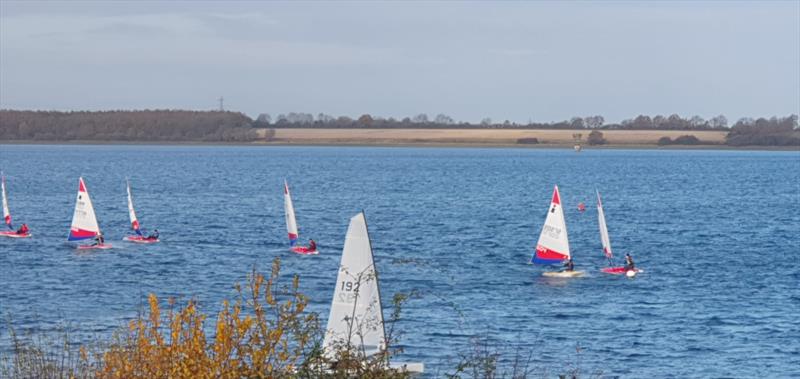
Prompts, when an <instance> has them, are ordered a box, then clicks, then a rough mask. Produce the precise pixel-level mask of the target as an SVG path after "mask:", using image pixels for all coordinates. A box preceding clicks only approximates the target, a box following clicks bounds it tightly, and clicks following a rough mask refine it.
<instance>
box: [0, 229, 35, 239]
mask: <svg viewBox="0 0 800 379" xmlns="http://www.w3.org/2000/svg"><path fill="white" fill-rule="evenodd" d="M0 236H2V237H8V238H28V237H30V236H31V234H30V233H25V234H18V233H17V232H15V231H13V230H9V231H2V232H0Z"/></svg>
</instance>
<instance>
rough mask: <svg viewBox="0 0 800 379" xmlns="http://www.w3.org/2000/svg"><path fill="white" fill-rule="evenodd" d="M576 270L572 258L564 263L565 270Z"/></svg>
mask: <svg viewBox="0 0 800 379" xmlns="http://www.w3.org/2000/svg"><path fill="white" fill-rule="evenodd" d="M573 270H575V264H574V263H572V258H570V259H569V260H568V261H567V263H564V271H573Z"/></svg>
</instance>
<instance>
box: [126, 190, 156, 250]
mask: <svg viewBox="0 0 800 379" xmlns="http://www.w3.org/2000/svg"><path fill="white" fill-rule="evenodd" d="M125 184H127V189H128V216H130V218H131V229H133V231H134V232H135V233H136V235H132V236H126V237H125V238H123V240H125V241H129V242H135V243H142V244H150V243H156V242H158V236H145V235H143V234H142V230H141V228H140V227H139V219H138V218H137V217H136V210H135V209H133V196H131V182H130V181H128V180H126V181H125Z"/></svg>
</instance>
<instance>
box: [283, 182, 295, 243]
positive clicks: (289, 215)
mask: <svg viewBox="0 0 800 379" xmlns="http://www.w3.org/2000/svg"><path fill="white" fill-rule="evenodd" d="M283 201H284V203H283V206H284V210H285V214H286V231H287V232H288V233H289V244H291V245H292V246H294V244H295V243H297V220H295V218H294V206H292V195H291V194H290V193H289V184H288V183H287V182H286V180H284V181H283Z"/></svg>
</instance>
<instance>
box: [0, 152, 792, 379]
mask: <svg viewBox="0 0 800 379" xmlns="http://www.w3.org/2000/svg"><path fill="white" fill-rule="evenodd" d="M0 168H2V170H3V171H4V172H5V173H6V175H7V177H8V180H7V185H8V192H9V196H10V205H11V209H12V213H13V215H14V217H15V220H16V221H17V223H20V222H27V223H28V225H29V226H30V227H31V229H32V232H33V233H34V238H32V239H29V240H11V239H0V315H2V318H3V321H2V323H5V322H6V321H7V319H8V317H10V320H11V324H12V325H13V327H14V328H15V329H17V330H18V331H31V332H47V331H54V330H58V329H59V328H62V327H64V325H68V326H69V327H70V328H71V329H73V330H76V331H77V332H78V333H77V334H76V335H78V336H83V337H86V336H91V335H101V336H105V335H110V334H111V333H112V331H113V330H114V329H115V328H117V327H118V326H120V325H121V324H122V323H124V322H125V321H126V320H128V319H130V318H132V317H134V316H135V315H136V312H137V310H138V309H139V308H140V306H141V304H142V302H143V299H145V297H146V295H147V293H150V292H154V293H156V294H158V295H159V296H160V297H162V298H166V297H167V296H176V297H180V298H182V299H188V298H190V297H193V296H194V297H196V298H197V299H198V300H199V301H200V302H201V305H202V307H203V308H204V310H206V311H208V312H216V311H217V310H218V309H219V305H220V304H221V302H222V300H223V299H225V298H232V296H233V294H234V291H233V285H234V283H236V282H241V281H243V280H244V278H245V276H246V273H247V272H249V270H250V269H251V268H252V266H253V265H257V266H258V267H259V268H261V269H262V270H264V271H266V270H268V269H269V265H270V263H271V261H272V259H273V258H275V257H281V258H282V260H283V267H284V273H286V274H299V275H300V276H301V288H302V290H303V291H304V292H306V293H307V294H308V295H309V296H310V297H311V299H312V304H311V310H313V311H317V312H320V314H321V315H322V316H323V317H327V315H328V308H329V304H330V299H331V296H332V294H333V286H334V282H335V281H336V273H337V267H338V263H339V258H340V255H341V248H342V244H343V241H344V235H345V231H346V229H347V224H348V220H349V218H350V217H351V216H353V215H355V214H356V213H357V212H359V211H360V210H362V209H364V210H365V211H366V215H367V220H368V223H369V227H370V234H371V238H372V243H373V247H374V250H375V258H376V264H377V267H378V271H379V273H380V277H381V292H382V293H383V297H384V305H385V306H388V302H389V299H390V298H391V295H392V294H393V293H396V292H399V291H402V292H408V291H411V290H417V291H419V296H418V297H417V298H415V299H413V300H412V301H410V302H409V303H408V305H407V306H406V308H405V310H404V316H405V317H404V319H403V321H402V322H401V323H400V324H399V325H398V328H399V329H400V330H401V331H402V332H403V333H404V334H403V336H402V342H403V347H404V348H405V353H404V355H403V360H406V361H422V362H424V363H425V364H426V366H427V367H426V369H427V371H428V373H430V374H431V375H432V376H442V374H444V373H445V372H448V371H450V370H452V368H453V367H455V365H456V363H457V361H458V354H459V353H464V352H467V351H469V349H470V339H471V337H476V336H477V337H481V336H482V337H488V338H490V339H491V340H492V341H494V342H493V345H494V346H496V347H497V349H499V350H500V351H501V352H503V353H504V354H505V357H511V356H513V354H514V351H515V350H525V351H532V352H533V355H532V366H534V367H536V370H535V371H536V372H542V371H543V370H547V371H548V372H551V373H555V372H563V371H564V369H565V368H566V367H569V366H571V365H580V367H581V369H582V371H583V372H584V373H590V372H595V371H596V370H602V371H603V372H604V373H605V374H606V375H610V376H613V375H620V376H622V377H687V376H692V377H791V376H795V377H798V376H799V375H800V187H799V186H800V153H797V152H755V151H657V150H586V151H584V152H582V153H579V154H578V153H575V152H573V151H572V150H568V149H564V150H545V149H477V148H476V149H467V148H453V149H445V148H351V147H218V146H217V147H206V146H201V147H195V146H8V145H0ZM81 175H83V176H84V178H85V180H86V183H87V186H88V188H89V191H90V193H91V196H92V200H93V202H94V205H95V209H96V212H97V215H98V218H99V221H100V225H101V227H102V228H103V230H104V233H105V234H106V237H107V240H109V241H111V242H113V243H114V245H115V248H114V249H112V250H109V251H103V252H97V253H90V254H78V253H77V252H76V251H75V250H73V249H70V248H68V247H66V246H65V244H64V242H65V240H66V237H67V233H68V229H69V224H70V221H71V217H72V211H73V207H74V201H75V193H76V190H77V181H78V176H81ZM126 176H127V177H130V178H131V181H132V186H133V191H134V197H135V199H134V200H135V202H136V206H137V211H138V214H139V218H140V222H141V223H142V225H143V227H145V228H153V227H155V228H158V229H159V230H160V232H161V236H162V239H163V242H162V243H160V244H156V245H153V246H138V245H129V244H126V243H123V242H121V239H122V237H123V236H125V235H126V234H127V233H128V229H127V228H128V220H127V217H128V215H127V210H126V200H125V199H126V198H125V177H126ZM283 178H288V180H289V183H290V186H291V189H292V191H293V197H294V205H295V210H296V212H297V219H298V223H299V225H300V229H301V230H300V234H301V240H302V241H303V242H305V241H306V239H307V238H308V237H311V238H314V239H315V240H316V241H317V242H318V245H319V247H320V250H321V254H320V255H318V256H299V255H294V254H291V253H289V252H288V251H287V248H286V242H287V241H286V230H285V224H284V218H283V217H284V216H283V194H282V183H283ZM553 184H558V185H559V188H560V191H561V195H562V201H563V202H564V205H565V209H566V219H567V227H568V230H569V237H570V243H571V248H572V253H573V256H574V258H575V263H576V266H577V268H578V269H582V270H586V271H587V272H588V276H587V277H585V278H581V279H574V280H568V281H564V280H548V279H545V278H543V277H542V276H541V273H542V272H543V271H544V270H545V269H546V268H543V267H538V266H532V265H529V264H528V261H529V259H530V256H531V253H532V252H533V250H534V246H535V244H536V240H537V238H538V235H539V232H540V230H541V227H542V223H543V222H544V218H545V214H546V212H547V207H548V204H549V201H550V197H551V194H552V189H553ZM595 188H597V189H599V190H600V192H601V194H602V195H603V201H604V205H605V210H606V217H607V222H608V227H609V230H610V234H611V243H612V246H613V248H614V249H615V251H616V253H617V254H618V255H622V254H624V253H625V252H631V253H632V254H633V256H634V258H635V259H636V263H637V266H639V267H642V268H644V269H645V270H646V272H645V273H644V274H641V275H640V276H638V277H637V278H635V279H626V278H621V277H612V276H607V275H604V274H601V273H599V272H598V270H599V268H601V267H603V265H604V263H605V260H604V258H603V254H602V251H601V247H600V238H599V233H598V230H597V213H596V209H595V207H594V206H593V204H594V202H595V201H594V191H595ZM578 202H585V203H586V204H587V210H586V212H584V213H580V212H578V211H577V209H576V206H577V204H578ZM386 313H387V317H388V310H387V311H386ZM0 326H2V329H0V339H2V341H3V342H2V343H7V341H8V333H7V328H6V326H5V325H0ZM578 345H579V346H580V347H581V353H580V355H577V354H576V346H578Z"/></svg>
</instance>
